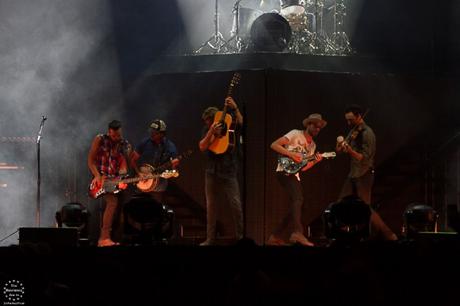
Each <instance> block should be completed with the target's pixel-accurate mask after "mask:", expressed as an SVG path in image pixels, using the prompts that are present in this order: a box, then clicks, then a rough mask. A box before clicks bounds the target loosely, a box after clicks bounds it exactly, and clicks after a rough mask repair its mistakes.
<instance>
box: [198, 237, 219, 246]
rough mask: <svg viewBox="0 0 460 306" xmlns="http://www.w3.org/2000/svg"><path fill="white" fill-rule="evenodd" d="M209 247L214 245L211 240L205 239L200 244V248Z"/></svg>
mask: <svg viewBox="0 0 460 306" xmlns="http://www.w3.org/2000/svg"><path fill="white" fill-rule="evenodd" d="M210 245H216V241H215V240H212V239H206V240H205V241H203V242H202V243H200V246H210Z"/></svg>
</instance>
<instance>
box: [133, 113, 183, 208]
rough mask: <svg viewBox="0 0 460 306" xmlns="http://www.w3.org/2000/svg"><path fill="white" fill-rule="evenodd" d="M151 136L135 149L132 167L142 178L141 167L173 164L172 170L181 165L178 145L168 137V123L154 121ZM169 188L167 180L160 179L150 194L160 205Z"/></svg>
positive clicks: (158, 120) (150, 126) (151, 125)
mask: <svg viewBox="0 0 460 306" xmlns="http://www.w3.org/2000/svg"><path fill="white" fill-rule="evenodd" d="M149 132H150V136H149V137H146V138H145V139H143V140H142V141H141V142H140V143H139V144H138V145H137V146H136V147H135V149H134V152H133V154H132V155H131V158H130V165H131V167H132V168H133V169H134V170H135V171H136V173H137V174H138V175H140V176H142V175H144V173H142V171H141V169H140V167H139V166H140V165H145V164H147V165H150V166H152V167H153V168H157V167H158V166H160V165H163V164H165V163H167V162H169V161H170V162H171V166H172V168H175V167H177V166H178V165H179V159H177V158H176V157H177V155H178V154H177V149H176V145H175V144H174V143H173V142H172V141H171V140H170V139H168V138H167V137H166V123H165V122H164V121H163V120H161V119H155V120H153V121H152V122H151V123H150V125H149ZM167 186H168V181H167V179H164V178H161V177H160V178H159V181H158V184H157V185H156V186H155V188H154V190H152V192H150V194H151V196H152V197H153V198H154V199H155V200H157V201H158V202H160V203H163V202H164V191H165V190H166V187H167Z"/></svg>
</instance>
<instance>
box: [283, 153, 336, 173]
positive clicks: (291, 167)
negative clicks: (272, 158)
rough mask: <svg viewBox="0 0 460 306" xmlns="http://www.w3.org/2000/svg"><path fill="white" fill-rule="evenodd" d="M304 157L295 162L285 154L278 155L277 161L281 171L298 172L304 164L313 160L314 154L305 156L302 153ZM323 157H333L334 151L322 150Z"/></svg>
mask: <svg viewBox="0 0 460 306" xmlns="http://www.w3.org/2000/svg"><path fill="white" fill-rule="evenodd" d="M302 154H303V155H304V157H303V158H302V161H301V162H300V163H296V162H295V161H294V160H293V159H292V158H290V157H287V156H284V155H283V156H279V157H278V163H279V164H280V165H281V167H282V168H283V171H284V172H286V173H289V174H295V173H297V172H299V171H300V170H301V169H302V168H303V167H305V165H306V164H307V163H309V162H311V161H313V160H315V159H316V158H315V155H312V156H308V157H306V156H305V153H302ZM321 156H322V157H323V158H334V157H335V156H336V154H335V152H324V153H321Z"/></svg>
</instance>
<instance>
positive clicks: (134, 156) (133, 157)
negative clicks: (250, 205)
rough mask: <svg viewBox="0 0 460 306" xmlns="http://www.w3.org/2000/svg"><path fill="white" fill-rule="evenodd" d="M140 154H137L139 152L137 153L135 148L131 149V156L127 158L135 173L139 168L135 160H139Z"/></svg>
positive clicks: (138, 171)
mask: <svg viewBox="0 0 460 306" xmlns="http://www.w3.org/2000/svg"><path fill="white" fill-rule="evenodd" d="M140 157H141V156H140V155H139V153H137V151H136V150H134V151H133V153H131V156H130V158H129V165H130V166H131V168H132V169H134V171H136V173H137V174H139V173H140V170H139V167H138V166H137V161H138V160H139V158H140Z"/></svg>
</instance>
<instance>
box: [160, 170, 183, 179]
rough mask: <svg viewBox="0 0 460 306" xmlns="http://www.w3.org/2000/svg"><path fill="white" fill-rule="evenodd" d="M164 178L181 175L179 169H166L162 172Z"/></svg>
mask: <svg viewBox="0 0 460 306" xmlns="http://www.w3.org/2000/svg"><path fill="white" fill-rule="evenodd" d="M160 176H161V177H162V178H165V179H169V178H171V177H178V176H179V171H177V170H166V171H164V172H163V173H161V174H160Z"/></svg>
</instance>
